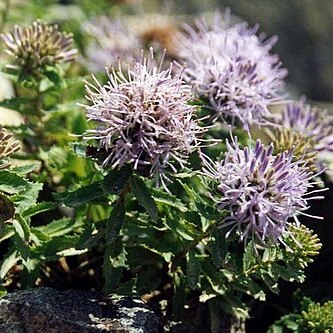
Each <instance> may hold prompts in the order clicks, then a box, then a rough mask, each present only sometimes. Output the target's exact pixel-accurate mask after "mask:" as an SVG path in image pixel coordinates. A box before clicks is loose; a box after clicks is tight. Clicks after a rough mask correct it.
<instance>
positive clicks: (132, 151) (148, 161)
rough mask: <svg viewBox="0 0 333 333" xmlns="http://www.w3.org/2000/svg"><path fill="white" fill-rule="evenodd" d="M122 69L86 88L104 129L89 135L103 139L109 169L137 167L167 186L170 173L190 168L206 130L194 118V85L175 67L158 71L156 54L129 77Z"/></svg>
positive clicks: (90, 111) (90, 114) (92, 116)
mask: <svg viewBox="0 0 333 333" xmlns="http://www.w3.org/2000/svg"><path fill="white" fill-rule="evenodd" d="M162 61H163V60H162ZM162 61H161V64H162ZM121 67H122V66H121V64H120V65H119V71H116V70H115V69H112V71H111V72H109V73H108V75H109V82H108V83H107V84H106V85H104V86H102V85H101V84H100V83H99V82H98V81H97V79H96V78H94V79H95V82H96V86H94V85H92V84H90V83H87V84H86V90H87V99H88V100H89V101H90V102H91V105H86V106H85V108H86V111H87V118H88V120H89V121H94V122H96V123H97V124H99V126H98V127H96V128H94V129H91V130H87V131H86V132H85V134H84V137H85V138H86V139H96V140H98V141H99V148H100V150H104V151H106V152H107V154H108V156H107V158H106V159H105V160H104V162H103V166H104V167H105V166H106V165H108V164H109V165H111V167H112V168H115V167H119V168H120V167H122V166H123V165H124V164H126V163H131V164H132V165H133V168H134V170H137V171H138V172H141V173H143V174H146V175H148V176H155V177H156V178H157V180H158V182H159V183H161V184H162V185H164V180H167V175H166V172H167V170H169V171H170V170H171V171H173V172H176V171H177V166H180V167H183V166H184V164H185V163H186V161H187V158H188V155H189V154H190V153H191V152H192V150H193V149H194V148H195V147H196V146H197V144H198V140H197V135H198V134H200V133H201V132H202V131H203V129H202V128H201V127H199V126H198V122H197V120H196V119H195V118H194V111H195V107H194V106H191V105H189V104H188V101H189V100H190V99H191V87H190V86H188V85H185V84H184V83H183V81H182V72H183V70H182V69H180V70H179V71H178V72H177V73H173V68H172V64H170V68H169V69H168V70H163V71H162V70H161V69H160V68H159V67H156V63H155V62H154V59H153V51H152V50H151V52H150V55H149V57H148V58H144V57H143V56H142V59H141V60H140V61H139V62H134V63H133V64H132V66H129V68H128V73H126V74H127V76H125V75H124V74H123V72H122V71H121ZM176 165H177V166H176Z"/></svg>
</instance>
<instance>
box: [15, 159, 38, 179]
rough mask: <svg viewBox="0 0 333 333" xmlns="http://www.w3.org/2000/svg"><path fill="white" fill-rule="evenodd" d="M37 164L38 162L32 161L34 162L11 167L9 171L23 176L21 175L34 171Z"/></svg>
mask: <svg viewBox="0 0 333 333" xmlns="http://www.w3.org/2000/svg"><path fill="white" fill-rule="evenodd" d="M39 165H40V162H34V163H30V164H25V165H20V166H16V167H13V168H11V169H10V171H12V172H14V173H16V174H18V175H21V176H23V175H26V174H27V173H30V172H32V171H34V170H35V169H36V168H37V167H38V166H39Z"/></svg>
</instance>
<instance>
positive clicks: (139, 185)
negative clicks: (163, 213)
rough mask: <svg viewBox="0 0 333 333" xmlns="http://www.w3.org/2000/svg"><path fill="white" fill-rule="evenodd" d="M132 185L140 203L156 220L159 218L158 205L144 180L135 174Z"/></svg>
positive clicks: (132, 189)
mask: <svg viewBox="0 0 333 333" xmlns="http://www.w3.org/2000/svg"><path fill="white" fill-rule="evenodd" d="M130 186H131V191H132V193H133V194H134V196H135V197H136V199H137V200H138V202H139V204H140V205H141V206H142V207H143V208H144V209H145V210H146V212H147V213H148V214H149V215H150V217H151V218H152V219H153V220H154V221H156V220H157V218H158V211H157V207H156V204H155V201H154V199H153V198H152V197H151V195H150V192H149V190H148V188H147V186H146V184H145V183H144V181H143V180H142V179H141V178H140V177H135V176H133V177H131V179H130Z"/></svg>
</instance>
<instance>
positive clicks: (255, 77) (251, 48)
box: [178, 16, 287, 129]
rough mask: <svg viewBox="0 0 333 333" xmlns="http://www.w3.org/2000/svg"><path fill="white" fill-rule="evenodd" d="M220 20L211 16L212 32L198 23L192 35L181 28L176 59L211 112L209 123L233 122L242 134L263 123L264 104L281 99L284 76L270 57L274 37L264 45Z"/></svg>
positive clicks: (252, 30)
mask: <svg viewBox="0 0 333 333" xmlns="http://www.w3.org/2000/svg"><path fill="white" fill-rule="evenodd" d="M220 20H221V18H220V16H216V19H215V24H214V25H213V27H212V28H209V27H208V25H207V23H206V22H205V21H204V20H202V21H198V22H197V23H196V29H192V28H190V27H186V32H185V33H183V34H181V35H180V36H179V43H178V44H179V56H180V57H181V58H182V59H183V60H184V61H185V62H186V64H187V68H186V72H185V73H186V79H187V81H188V82H189V83H191V84H192V85H193V89H194V92H195V93H196V94H197V95H198V96H200V97H201V98H202V99H203V100H204V101H205V102H206V104H207V107H208V108H209V109H212V110H213V118H214V119H217V118H222V119H225V120H229V121H231V122H232V123H233V122H234V121H235V120H237V121H240V122H241V124H242V125H243V126H244V127H245V128H246V129H247V128H248V125H249V124H250V123H251V122H256V123H261V122H263V120H264V118H265V117H266V116H268V115H269V114H270V112H269V110H268V105H269V104H272V103H275V102H278V101H280V100H282V99H283V96H281V95H280V92H281V90H282V88H283V86H284V82H283V79H284V77H285V76H286V74H287V71H286V70H285V69H283V68H281V62H280V60H279V58H278V56H277V55H275V54H271V53H270V51H271V49H272V47H273V46H274V45H275V43H276V41H277V38H276V37H273V38H271V39H268V40H266V41H264V39H263V37H262V36H257V35H256V32H257V29H258V27H254V28H248V26H247V24H246V23H241V24H236V25H233V26H229V24H228V22H227V23H226V22H224V23H223V22H221V21H220ZM219 21H220V22H219ZM226 21H228V19H227V20H226Z"/></svg>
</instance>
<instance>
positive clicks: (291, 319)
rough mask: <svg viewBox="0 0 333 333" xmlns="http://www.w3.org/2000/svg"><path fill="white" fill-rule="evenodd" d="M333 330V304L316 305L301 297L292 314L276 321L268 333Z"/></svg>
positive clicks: (313, 332) (312, 332)
mask: <svg viewBox="0 0 333 333" xmlns="http://www.w3.org/2000/svg"><path fill="white" fill-rule="evenodd" d="M332 329H333V302H332V301H327V302H325V303H324V304H322V305H321V304H320V303H316V302H314V301H312V300H311V299H310V298H308V297H303V298H302V299H301V300H300V302H299V304H298V306H297V307H296V308H295V309H294V312H293V313H290V314H287V315H285V316H283V317H281V319H279V320H277V321H276V322H275V323H274V325H272V326H271V327H270V329H269V331H268V332H270V333H274V332H276V333H277V332H311V333H316V332H318V333H319V332H325V333H326V332H327V333H329V332H331V331H332Z"/></svg>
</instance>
